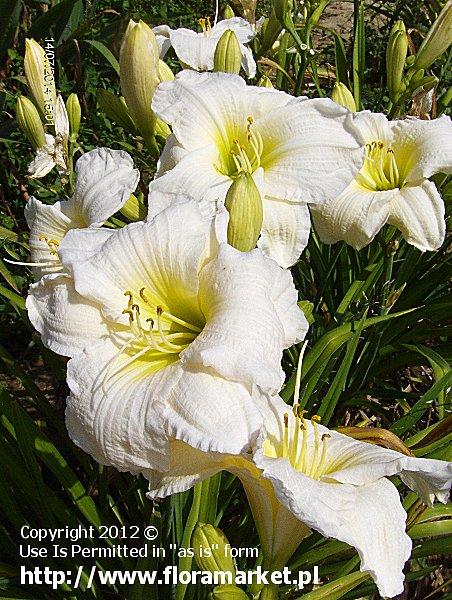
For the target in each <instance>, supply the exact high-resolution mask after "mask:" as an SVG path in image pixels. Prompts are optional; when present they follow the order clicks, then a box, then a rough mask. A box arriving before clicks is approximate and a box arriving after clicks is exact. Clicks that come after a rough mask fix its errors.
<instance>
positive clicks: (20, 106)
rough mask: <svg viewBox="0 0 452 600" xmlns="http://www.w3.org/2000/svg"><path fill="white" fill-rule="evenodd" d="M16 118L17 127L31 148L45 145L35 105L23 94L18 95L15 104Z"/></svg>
mask: <svg viewBox="0 0 452 600" xmlns="http://www.w3.org/2000/svg"><path fill="white" fill-rule="evenodd" d="M16 118H17V122H18V123H19V127H20V128H21V129H22V131H23V132H24V134H25V135H26V136H27V138H28V140H29V142H30V144H31V145H32V146H33V149H34V150H36V149H37V148H42V146H45V145H46V137H45V134H44V126H43V124H42V121H41V117H40V116H39V113H38V110H37V108H36V106H35V105H34V104H33V102H31V100H29V99H28V98H26V97H25V96H19V98H18V99H17V104H16Z"/></svg>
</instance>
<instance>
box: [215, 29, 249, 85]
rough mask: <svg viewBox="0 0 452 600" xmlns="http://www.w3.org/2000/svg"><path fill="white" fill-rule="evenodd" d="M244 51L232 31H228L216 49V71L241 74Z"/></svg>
mask: <svg viewBox="0 0 452 600" xmlns="http://www.w3.org/2000/svg"><path fill="white" fill-rule="evenodd" d="M241 65H242V51H241V49H240V44H239V40H238V39H237V36H236V35H235V33H234V32H233V31H232V30H231V29H226V31H225V32H224V33H223V35H222V36H221V38H220V39H219V41H218V44H217V47H216V48H215V56H214V71H217V72H218V71H222V72H223V73H235V74H236V75H238V74H239V73H240V67H241Z"/></svg>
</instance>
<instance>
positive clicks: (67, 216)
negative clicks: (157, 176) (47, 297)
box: [25, 148, 140, 279]
mask: <svg viewBox="0 0 452 600" xmlns="http://www.w3.org/2000/svg"><path fill="white" fill-rule="evenodd" d="M75 171H76V175H77V177H76V183H75V191H74V195H73V196H72V198H71V199H70V200H63V201H61V202H56V203H55V204H51V205H50V204H43V203H42V202H40V201H39V200H38V199H37V198H34V197H33V196H32V197H31V198H30V200H29V201H28V203H27V205H26V207H25V218H26V219H27V223H28V226H29V228H30V250H31V260H32V264H33V265H34V266H35V269H34V270H35V276H36V278H37V279H39V278H40V277H42V276H43V275H46V274H49V273H58V272H61V271H64V270H65V269H64V267H63V265H62V264H61V262H60V259H59V257H58V247H59V245H60V243H61V242H62V240H63V238H64V236H65V235H66V233H67V232H68V231H69V230H70V229H82V228H85V227H100V226H101V225H102V224H103V223H104V222H105V221H106V220H107V219H108V217H110V216H111V215H113V214H114V213H115V212H117V211H118V210H119V209H120V208H121V207H122V206H123V205H124V204H125V203H126V202H127V200H128V199H129V197H130V194H131V193H132V192H133V191H134V190H135V188H136V186H137V183H138V180H139V178H140V173H139V171H138V169H134V168H133V161H132V158H131V157H130V156H129V155H128V154H127V152H124V151H123V150H111V149H110V148H96V149H95V150H91V152H87V153H86V154H84V155H83V156H81V157H80V158H79V159H78V161H77V164H76V166H75ZM101 235H102V234H101Z"/></svg>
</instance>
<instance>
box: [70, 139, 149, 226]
mask: <svg viewBox="0 0 452 600" xmlns="http://www.w3.org/2000/svg"><path fill="white" fill-rule="evenodd" d="M75 170H76V173H77V179H76V184H75V193H74V195H73V197H72V198H71V199H70V200H69V201H68V202H64V203H62V204H61V208H62V210H63V211H64V212H65V214H66V215H67V216H68V217H70V218H71V219H75V218H77V220H78V221H81V222H82V223H84V227H88V226H93V227H100V226H101V225H102V224H103V223H104V221H106V220H107V219H108V217H111V215H113V214H114V213H115V212H117V211H118V210H119V209H120V208H121V207H122V206H123V205H124V204H125V203H126V202H127V200H128V199H129V197H130V194H131V193H132V192H133V191H134V190H135V188H136V186H137V184H138V181H139V179H140V173H139V171H138V169H134V168H133V160H132V158H131V156H129V154H127V152H124V151H123V150H111V149H110V148H96V149H95V150H91V152H87V153H85V154H84V155H83V156H81V157H80V158H79V159H78V161H77V164H76V167H75Z"/></svg>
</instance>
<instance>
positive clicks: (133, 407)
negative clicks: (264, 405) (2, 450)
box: [27, 202, 307, 472]
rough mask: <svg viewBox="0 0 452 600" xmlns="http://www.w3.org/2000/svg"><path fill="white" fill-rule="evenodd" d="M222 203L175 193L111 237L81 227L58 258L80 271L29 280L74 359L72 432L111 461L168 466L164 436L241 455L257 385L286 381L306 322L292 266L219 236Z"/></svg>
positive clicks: (40, 323) (58, 347)
mask: <svg viewBox="0 0 452 600" xmlns="http://www.w3.org/2000/svg"><path fill="white" fill-rule="evenodd" d="M221 208H222V207H221ZM223 213H224V209H223V208H222V211H221V213H220V214H219V215H218V217H217V220H224V224H223V226H222V227H220V225H219V224H218V223H215V222H214V221H212V220H211V219H209V220H207V219H204V218H202V216H201V213H200V211H199V208H198V206H197V205H196V204H195V203H194V202H191V203H187V202H184V203H175V204H174V205H173V206H172V207H170V208H168V209H166V210H164V211H162V212H161V213H159V214H157V215H156V216H155V217H154V218H153V219H152V220H151V221H149V222H146V223H143V222H142V223H134V224H132V225H128V226H126V227H124V228H123V229H121V230H118V231H115V232H111V233H110V236H109V237H108V239H107V241H105V243H103V245H101V247H100V248H99V244H98V243H97V240H96V238H97V237H98V235H99V234H100V231H101V230H93V229H92V230H86V229H85V230H79V231H71V232H69V233H68V234H67V236H66V238H65V240H64V241H63V243H62V244H61V246H60V257H61V260H62V262H63V265H68V266H70V269H71V271H72V274H73V279H72V278H71V277H69V276H68V275H62V276H59V277H57V278H54V279H53V280H52V279H49V278H48V277H44V278H43V279H42V280H41V281H40V282H39V283H38V284H35V285H33V286H32V287H31V290H30V296H29V297H28V300H27V308H28V313H29V316H30V319H31V321H32V323H33V324H34V326H35V327H36V328H37V329H38V330H39V331H40V332H41V333H42V337H43V341H44V343H45V344H46V345H47V346H48V347H49V348H51V349H52V350H54V351H55V352H57V353H59V354H63V355H66V356H71V357H72V358H71V360H70V361H69V365H68V383H69V387H70V389H71V396H70V398H69V400H68V408H67V413H66V417H67V426H68V429H69V434H70V436H71V438H72V439H73V440H74V441H75V442H76V443H77V444H78V445H79V446H81V447H82V448H83V449H84V450H85V451H87V452H89V453H90V454H92V455H93V456H94V457H95V458H96V459H97V460H98V461H99V462H101V463H103V464H108V465H114V466H116V467H117V468H118V469H120V470H129V471H132V472H137V471H147V470H149V469H156V470H157V471H166V470H167V469H168V468H169V461H170V458H169V455H170V444H169V441H168V439H167V436H171V437H172V438H175V439H178V440H182V441H184V442H186V443H187V444H190V445H191V446H192V447H194V448H199V449H201V450H203V451H204V452H227V453H232V454H238V453H240V452H242V451H244V450H245V449H246V448H248V447H249V446H250V444H252V443H253V442H254V440H255V438H256V436H257V435H258V433H259V431H260V429H261V427H262V417H261V415H260V412H259V410H258V409H257V408H256V406H255V403H254V396H255V395H258V394H259V393H260V391H259V390H260V389H262V390H266V391H268V392H270V393H275V392H276V391H277V390H278V389H279V388H280V386H281V385H282V382H283V380H284V375H283V372H282V369H281V366H280V362H281V357H282V351H283V348H285V347H288V346H290V345H292V344H293V343H295V342H297V341H299V340H301V339H302V338H303V337H304V335H305V333H306V330H307V322H306V319H305V317H304V315H303V313H302V311H301V310H300V309H299V308H298V306H297V293H296V290H295V287H294V285H293V282H292V277H291V275H290V273H289V272H288V271H285V270H283V269H281V268H280V267H278V266H277V265H276V263H274V261H271V260H269V259H267V258H265V257H264V256H263V255H262V253H261V252H260V251H259V250H256V251H254V252H250V253H246V254H245V253H241V252H239V251H237V250H235V249H234V248H231V247H230V246H228V245H227V244H225V243H222V244H219V243H218V241H217V238H216V236H215V226H217V227H218V228H219V229H222V231H223V236H225V235H226V219H225V218H224V214H223ZM104 239H105V238H104V237H102V239H101V242H103V241H104ZM90 248H91V249H92V255H91V256H89V257H88V258H87V259H86V260H83V258H86V256H88V255H89V249H90Z"/></svg>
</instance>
